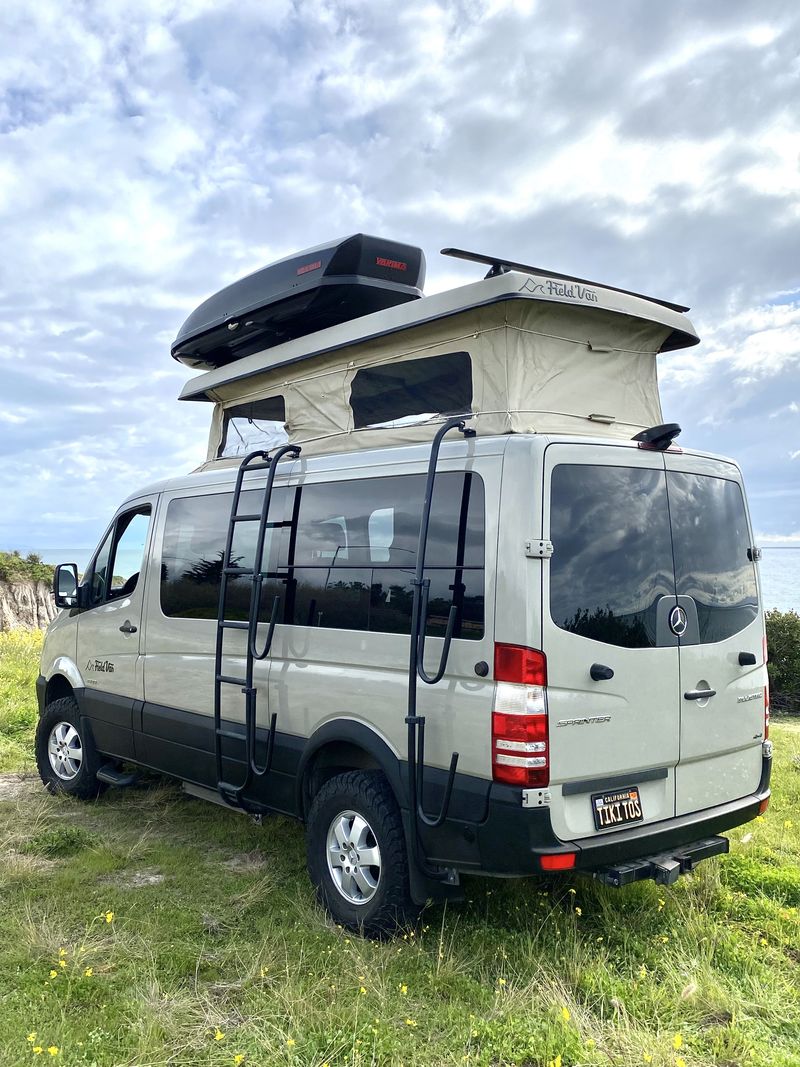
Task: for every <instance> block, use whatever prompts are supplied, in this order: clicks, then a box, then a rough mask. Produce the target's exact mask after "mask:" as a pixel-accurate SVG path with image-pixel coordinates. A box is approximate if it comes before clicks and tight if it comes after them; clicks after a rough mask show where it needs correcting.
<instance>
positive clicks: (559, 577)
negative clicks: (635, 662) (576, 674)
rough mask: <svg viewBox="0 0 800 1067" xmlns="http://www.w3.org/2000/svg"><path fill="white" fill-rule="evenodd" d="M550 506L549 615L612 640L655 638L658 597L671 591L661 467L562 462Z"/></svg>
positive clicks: (629, 643) (640, 644) (642, 644)
mask: <svg viewBox="0 0 800 1067" xmlns="http://www.w3.org/2000/svg"><path fill="white" fill-rule="evenodd" d="M550 506H551V519H550V537H551V538H552V541H553V545H554V546H555V551H554V553H553V557H552V559H551V560H550V614H551V616H552V618H553V621H554V622H555V623H556V624H557V625H558V626H560V627H561V629H562V630H569V631H570V632H571V633H575V634H580V635H581V636H582V637H590V638H592V639H593V640H595V641H604V642H605V643H606V644H610V645H623V646H625V647H626V648H649V647H652V646H654V645H655V644H656V605H657V603H658V600H659V599H660V598H661V597H662V596H665V595H667V594H673V595H674V593H675V583H674V578H673V566H672V545H671V542H670V532H669V511H668V508H667V495H666V493H665V491H664V472H663V470H662V471H657V470H645V469H643V468H640V467H598V466H591V465H583V464H560V465H559V466H557V467H556V468H555V469H554V470H553V477H552V483H551V505H550Z"/></svg>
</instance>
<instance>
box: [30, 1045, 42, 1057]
mask: <svg viewBox="0 0 800 1067" xmlns="http://www.w3.org/2000/svg"><path fill="white" fill-rule="evenodd" d="M31 1051H32V1052H33V1054H34V1056H41V1054H42V1053H43V1052H44V1049H43V1048H42V1046H41V1045H34V1046H33V1049H32V1050H31Z"/></svg>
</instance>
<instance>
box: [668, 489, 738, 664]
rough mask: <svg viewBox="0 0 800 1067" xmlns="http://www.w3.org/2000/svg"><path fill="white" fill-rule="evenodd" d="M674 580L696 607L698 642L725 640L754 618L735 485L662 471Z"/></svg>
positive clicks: (681, 591)
mask: <svg viewBox="0 0 800 1067" xmlns="http://www.w3.org/2000/svg"><path fill="white" fill-rule="evenodd" d="M667 489H668V492H669V507H670V514H671V517H672V537H673V543H674V548H675V581H676V585H677V591H678V593H679V594H683V595H686V596H690V597H692V598H693V599H694V602H695V604H696V606H697V624H698V627H699V630H700V641H701V642H702V643H712V642H714V641H724V640H725V638H727V637H732V636H733V635H734V634H736V633H739V631H740V630H743V629H744V628H745V627H746V626H749V625H750V623H751V622H752V621H753V619H755V617H756V615H757V614H758V590H757V586H756V574H755V565H754V564H753V563H752V562H751V561H750V559H748V555H747V550H748V548H749V547H750V531H749V529H748V526H747V514H746V512H745V509H744V498H743V496H742V490H741V487H740V486H739V484H738V483H737V482H733V481H729V480H728V479H726V478H711V477H708V476H707V475H699V474H683V473H678V472H676V471H668V472H667Z"/></svg>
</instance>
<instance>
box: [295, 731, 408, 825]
mask: <svg viewBox="0 0 800 1067" xmlns="http://www.w3.org/2000/svg"><path fill="white" fill-rule="evenodd" d="M352 770H379V771H382V772H383V774H384V775H385V777H386V780H387V781H388V783H389V787H390V788H391V790H392V792H393V793H394V796H395V800H396V801H397V803H398V806H399V807H400V808H401V809H402V808H405V807H407V803H406V788H405V783H404V781H403V775H402V769H401V762H400V759H399V757H398V756H397V754H396V753H395V752H393V751H392V749H391V748H390V747H389V745H388V744H387V743H386V741H384V739H383V738H382V737H380V735H379V734H377V733H376V732H375V731H374V730H372V729H371V728H370V727H369V726H366V725H365V724H364V723H362V722H357V721H356V720H354V719H333V720H331V721H329V722H326V723H324V724H323V725H322V726H320V728H319V729H318V730H316V731H315V732H314V733H313V734H312V735H311V737H310V738H309V739H308V743H307V744H306V747H305V749H304V750H303V755H302V756H301V757H300V763H299V765H298V769H297V782H296V790H297V793H296V808H297V812H298V814H299V815H300V817H301V819H303V821H305V818H306V815H307V814H308V809H309V808H310V806H311V801H312V800H313V797H314V793H315V792H316V791H317V790H318V789H319V788H320V787H321V786H322V785H324V783H325V782H326V781H328V779H329V778H332V777H334V776H335V775H337V774H342V773H344V772H345V771H352Z"/></svg>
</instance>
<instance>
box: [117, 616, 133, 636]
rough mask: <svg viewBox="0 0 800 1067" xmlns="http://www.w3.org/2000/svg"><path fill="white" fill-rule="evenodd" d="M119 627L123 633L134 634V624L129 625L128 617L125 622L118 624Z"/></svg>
mask: <svg viewBox="0 0 800 1067" xmlns="http://www.w3.org/2000/svg"><path fill="white" fill-rule="evenodd" d="M119 629H120V633H123V634H135V633H136V627H135V626H131V624H130V620H129V619H126V620H125V622H123V624H122V626H120V628H119Z"/></svg>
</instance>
